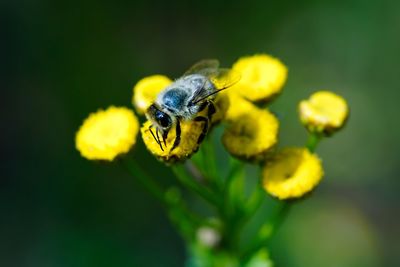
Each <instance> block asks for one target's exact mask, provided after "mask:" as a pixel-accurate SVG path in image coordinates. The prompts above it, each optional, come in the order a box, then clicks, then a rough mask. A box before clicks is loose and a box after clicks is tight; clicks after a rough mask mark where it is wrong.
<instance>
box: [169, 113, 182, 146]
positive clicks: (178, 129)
mask: <svg viewBox="0 0 400 267" xmlns="http://www.w3.org/2000/svg"><path fill="white" fill-rule="evenodd" d="M175 136H176V137H175V141H174V145H173V146H172V148H171V150H170V152H171V151H172V150H174V149H175V148H176V147H177V146H179V143H180V142H181V123H180V122H179V120H176V128H175Z"/></svg>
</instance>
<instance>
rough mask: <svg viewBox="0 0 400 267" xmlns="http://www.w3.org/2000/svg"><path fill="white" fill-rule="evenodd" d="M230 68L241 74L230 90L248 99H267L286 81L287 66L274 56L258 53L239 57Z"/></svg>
mask: <svg viewBox="0 0 400 267" xmlns="http://www.w3.org/2000/svg"><path fill="white" fill-rule="evenodd" d="M232 70H233V71H235V72H238V73H240V74H241V79H240V81H239V82H238V83H237V84H235V85H234V86H233V87H232V89H229V90H232V91H235V92H237V93H238V94H240V95H241V96H243V97H245V98H246V99H248V100H250V101H262V102H264V101H268V100H270V99H271V98H272V97H273V96H275V95H277V94H278V93H279V92H280V91H281V89H282V87H283V85H284V84H285V82H286V77H287V68H286V66H285V65H284V64H283V63H282V62H281V61H279V60H278V59H276V58H273V57H271V56H269V55H265V54H260V55H254V56H248V57H242V58H240V59H239V60H238V61H237V62H236V63H235V64H234V65H233V67H232Z"/></svg>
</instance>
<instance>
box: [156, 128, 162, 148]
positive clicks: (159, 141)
mask: <svg viewBox="0 0 400 267" xmlns="http://www.w3.org/2000/svg"><path fill="white" fill-rule="evenodd" d="M158 132H159V129H158V128H157V129H156V136H157V139H158V144H159V145H160V147H161V150H162V151H164V149H163V147H162V143H161V139H160V136H159V135H158Z"/></svg>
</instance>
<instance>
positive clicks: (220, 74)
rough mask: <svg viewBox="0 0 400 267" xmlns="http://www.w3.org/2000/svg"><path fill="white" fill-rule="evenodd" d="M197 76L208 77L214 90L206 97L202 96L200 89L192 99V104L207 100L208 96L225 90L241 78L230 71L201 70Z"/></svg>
mask: <svg viewBox="0 0 400 267" xmlns="http://www.w3.org/2000/svg"><path fill="white" fill-rule="evenodd" d="M198 74H201V75H204V76H206V77H208V78H209V79H210V81H211V82H212V83H213V84H214V86H215V89H216V90H215V91H214V92H211V93H209V94H208V95H203V94H202V93H203V92H204V91H203V90H202V89H200V90H199V91H198V92H197V93H196V95H195V97H194V99H193V102H194V103H198V102H201V101H203V100H205V99H207V98H208V97H209V96H211V95H214V94H217V93H218V92H220V91H222V90H225V89H227V88H228V87H230V86H232V85H234V84H235V83H237V82H238V81H239V80H240V77H241V76H240V74H239V73H237V72H235V71H232V70H231V69H203V70H201V71H200V72H198Z"/></svg>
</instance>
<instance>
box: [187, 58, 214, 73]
mask: <svg viewBox="0 0 400 267" xmlns="http://www.w3.org/2000/svg"><path fill="white" fill-rule="evenodd" d="M218 67H219V61H218V60H217V59H203V60H200V61H199V62H197V63H196V64H194V65H193V66H191V67H190V69H188V70H187V71H186V72H185V73H184V74H183V76H186V75H190V74H197V73H200V72H201V71H203V70H206V69H209V70H217V69H218Z"/></svg>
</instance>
